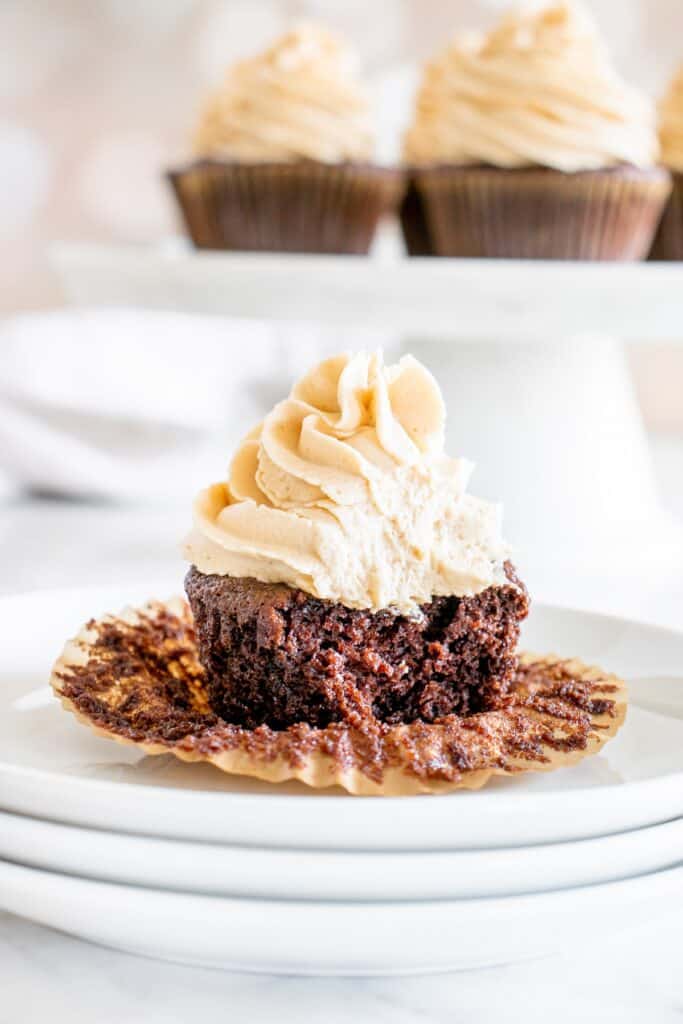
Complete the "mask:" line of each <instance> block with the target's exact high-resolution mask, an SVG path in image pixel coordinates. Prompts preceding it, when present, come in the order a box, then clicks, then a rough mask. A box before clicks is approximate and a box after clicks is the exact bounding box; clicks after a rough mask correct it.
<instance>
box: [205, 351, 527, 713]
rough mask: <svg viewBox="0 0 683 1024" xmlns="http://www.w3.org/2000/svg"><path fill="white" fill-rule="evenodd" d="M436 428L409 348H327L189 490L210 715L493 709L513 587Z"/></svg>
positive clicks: (507, 663)
mask: <svg viewBox="0 0 683 1024" xmlns="http://www.w3.org/2000/svg"><path fill="white" fill-rule="evenodd" d="M443 425H444V411H443V403H442V400H441V395H440V392H439V389H438V387H437V385H436V383H435V381H434V380H433V378H432V377H431V375H430V374H429V373H428V372H427V371H426V370H425V369H424V368H423V367H422V366H421V365H420V364H419V363H417V362H416V361H415V360H413V359H411V358H409V357H408V358H405V359H403V360H401V362H400V363H399V364H398V365H397V366H393V367H385V366H383V364H382V361H381V358H380V357H379V356H377V355H375V356H366V355H363V354H361V355H357V356H355V357H353V358H351V357H348V356H343V357H339V358H334V359H331V360H329V361H327V362H324V363H322V364H320V366H318V367H316V368H315V369H314V370H313V371H312V372H311V373H310V374H309V375H308V376H306V377H305V378H304V379H303V380H301V381H300V382H299V383H298V384H297V385H296V387H295V388H294V390H293V391H292V394H291V396H290V398H288V399H286V400H285V401H284V402H281V403H280V404H279V405H278V406H276V407H275V409H274V410H273V411H272V412H271V413H270V414H269V415H268V416H267V417H266V419H265V420H264V422H263V424H262V425H261V427H259V428H258V430H257V431H256V432H254V433H252V434H250V435H249V436H248V438H247V439H246V440H245V441H244V443H243V445H242V447H241V448H240V450H239V451H238V453H237V456H236V458H235V460H234V461H233V464H232V469H231V474H230V479H229V481H228V482H227V484H226V483H220V484H216V485H215V486H213V487H211V488H209V489H208V490H207V491H205V492H203V493H202V494H201V495H200V496H199V498H198V500H197V503H196V505H195V527H194V531H193V533H192V535H191V536H190V538H189V540H188V542H187V545H186V554H187V557H188V559H189V561H190V562H191V563H192V566H193V567H192V569H191V571H190V573H189V575H188V577H187V580H186V590H187V595H188V598H189V601H190V607H191V608H192V612H193V615H194V620H195V623H196V628H197V640H198V647H199V652H200V658H201V660H202V663H203V664H204V666H205V668H206V670H207V677H208V693H209V700H210V702H211V706H212V707H213V709H214V711H215V712H216V714H219V715H221V717H223V718H224V719H226V720H227V721H231V722H238V723H239V724H241V725H244V726H246V727H249V728H256V727H258V726H260V725H268V726H270V727H271V728H278V729H281V728H286V727H287V726H289V725H293V724H295V723H296V722H301V721H305V722H307V723H309V724H310V725H313V726H321V727H324V726H327V725H329V724H330V723H332V722H342V721H344V722H347V723H349V722H353V721H355V720H359V719H360V718H363V716H365V717H371V718H372V719H373V721H379V722H384V723H390V724H397V723H399V722H411V721H414V720H417V719H420V720H422V721H426V722H431V721H434V720H435V719H437V718H440V717H442V716H444V715H448V714H455V713H457V714H464V715H466V714H473V713H475V712H479V711H483V710H488V709H491V708H493V707H498V706H501V704H503V703H504V701H505V696H506V693H507V688H508V686H509V684H510V682H511V680H512V677H513V675H514V671H515V668H516V664H517V662H516V655H515V648H516V645H517V639H518V636H519V624H520V622H521V620H522V619H523V618H524V617H525V616H526V614H527V606H528V600H527V595H526V591H525V589H524V587H523V586H522V584H521V583H520V581H519V580H518V579H517V577H516V575H515V573H514V570H513V568H512V566H511V565H510V563H509V561H508V551H507V548H506V546H505V544H504V542H503V541H502V539H501V536H500V529H499V517H498V512H497V509H496V507H495V506H492V505H489V504H487V503H486V502H484V501H481V500H480V499H477V498H474V497H471V496H470V495H468V494H467V493H466V492H465V487H466V484H467V479H468V476H469V472H470V468H471V467H470V466H469V465H468V464H467V463H466V462H464V461H463V460H461V459H450V458H448V457H447V456H445V455H444V454H443V451H442V446H443Z"/></svg>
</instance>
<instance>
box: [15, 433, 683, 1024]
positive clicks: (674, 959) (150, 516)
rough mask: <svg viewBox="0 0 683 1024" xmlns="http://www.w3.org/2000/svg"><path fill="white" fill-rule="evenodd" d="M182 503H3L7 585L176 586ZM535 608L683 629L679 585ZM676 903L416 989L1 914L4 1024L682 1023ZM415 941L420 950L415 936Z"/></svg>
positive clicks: (673, 447)
mask: <svg viewBox="0 0 683 1024" xmlns="http://www.w3.org/2000/svg"><path fill="white" fill-rule="evenodd" d="M654 454H655V458H656V464H657V469H658V475H659V479H660V484H661V487H662V492H663V497H664V501H665V503H666V504H667V505H668V507H669V508H670V509H671V511H672V512H674V513H678V514H680V515H681V516H683V445H681V444H679V443H673V442H660V443H659V444H658V445H657V446H656V447H655V449H654ZM186 519H187V509H186V508H185V507H184V506H182V505H176V504H171V505H167V504H166V505H163V506H161V505H157V506H139V507H134V506H126V507H125V508H124V507H122V506H112V505H110V506H97V505H75V504H71V503H66V502H64V503H62V502H55V501H45V500H42V501H41V500H37V499H33V500H31V499H22V500H13V501H6V502H5V503H4V504H2V505H0V565H2V573H1V574H0V591H5V592H11V591H17V590H27V589H32V588H34V587H54V586H60V585H61V586H63V585H81V584H83V585H86V584H89V583H92V584H96V583H102V582H122V581H126V580H136V581H139V580H141V579H143V578H146V579H148V580H149V581H150V585H151V586H152V587H153V589H154V592H155V593H159V588H164V589H166V590H167V591H169V592H170V591H171V590H173V589H177V586H178V581H179V580H180V579H181V578H182V572H183V566H182V563H181V560H180V557H179V554H178V552H177V538H178V536H179V535H181V533H182V530H183V528H184V525H185V524H186ZM533 577H534V578H533V579H532V580H531V583H532V586H533V589H534V592H535V593H536V595H537V596H538V597H540V598H545V599H550V600H557V601H561V602H562V603H565V604H581V605H583V606H585V607H592V608H596V609H601V610H604V611H614V612H619V613H623V614H627V615H631V616H635V617H642V618H645V619H648V620H650V621H658V622H661V623H662V624H668V625H673V626H675V625H678V626H680V625H681V624H683V576H682V574H681V573H680V571H679V570H678V569H677V568H675V567H672V569H671V571H670V572H669V573H668V574H666V573H665V574H663V575H662V574H661V573H660V574H657V578H654V574H650V575H649V576H648V575H647V574H646V575H645V576H643V577H641V578H640V579H633V580H631V581H630V582H629V583H628V585H625V584H624V580H620V581H615V580H614V579H609V578H601V577H600V574H599V572H598V571H596V574H595V576H594V577H591V578H590V579H589V578H587V577H586V576H585V575H583V576H582V577H577V576H576V575H574V576H573V575H572V573H571V569H570V568H569V567H568V569H567V571H566V572H565V573H564V574H563V575H562V578H561V579H559V578H557V576H554V577H547V576H546V577H544V574H543V571H542V569H539V568H538V567H536V568H535V569H534V572H533ZM680 911H681V908H680V907H679V908H673V907H672V908H670V909H669V910H668V911H667V912H666V914H665V916H663V917H657V918H656V919H648V920H641V921H635V920H634V922H633V926H632V927H631V928H629V929H628V930H626V931H624V932H622V933H621V934H617V935H613V936H611V937H609V938H602V939H600V940H599V941H596V940H591V936H590V935H587V936H586V942H585V943H584V944H582V947H581V948H580V949H576V950H573V951H571V952H570V953H567V954H565V955H562V956H554V957H552V958H548V959H544V960H540V961H535V962H532V963H525V964H518V965H511V966H501V967H496V968H489V969H486V970H478V971H471V972H465V973H454V974H450V975H438V976H431V977H425V978H412V979H411V978H405V979H396V978H392V979H376V980H368V979H363V980H360V979H297V978H269V977H256V976H249V975H244V974H242V975H240V974H232V973H227V972H219V971H207V970H201V969H197V968H186V967H180V966H174V965H168V964H162V963H155V962H153V961H149V960H142V959H138V958H135V957H132V956H128V955H125V954H121V953H116V952H113V951H110V950H106V949H102V948H99V947H95V946H91V945H88V944H86V943H84V942H81V941H79V940H76V939H73V938H70V937H68V936H65V935H62V934H59V933H57V932H53V931H50V930H48V929H46V928H42V927H39V926H37V925H34V924H31V923H29V922H26V921H22V920H20V919H18V918H15V917H12V916H10V915H7V914H0V993H1V995H0V1024H31V1022H33V1021H43V1020H45V1019H47V1018H49V1019H50V1020H51V1021H53V1022H56V1024H61V1022H62V1021H63V1022H67V1021H68V1022H69V1024H81V1022H83V1024H86V1022H87V1024H93V1022H96V1024H109V1022H112V1024H113V1022H114V1021H115V1022H116V1024H138V1022H143V1021H144V1022H145V1024H156V1022H162V1021H163V1022H164V1024H173V1022H176V1021H177V1022H181V1021H182V1022H183V1024H185V1022H186V1021H188V1020H190V1019H193V1018H200V1017H201V1016H203V1015H205V1014H209V1013H210V1014H212V1015H220V1017H221V1018H222V1019H228V1020H232V1021H242V1020H244V1021H250V1022H259V1021H273V1020H278V1021H282V1022H289V1021H292V1022H294V1021H303V1020H311V1019H321V1018H322V1019H324V1020H325V1021H326V1024H337V1022H346V1021H349V1022H350V1021H354V1022H358V1021H365V1020H372V1021H378V1022H381V1021H387V1022H388V1021H391V1022H392V1024H403V1022H418V1021H434V1022H445V1021H453V1022H460V1021H463V1022H465V1021H466V1022H468V1024H478V1022H480V1021H481V1022H484V1021H490V1020H496V1021H507V1020H510V1021H515V1020H520V1019H522V1018H523V1019H524V1020H525V1021H526V1022H527V1024H534V1022H537V1021H538V1022H541V1021H542V1022H544V1024H546V1022H553V1024H564V1022H567V1024H568V1022H570V1021H571V1022H574V1021H576V1020H585V1021H615V1022H617V1021H618V1022H619V1024H631V1022H634V1024H635V1022H638V1024H641V1022H642V1024H646V1022H647V1024H651V1022H657V1024H674V1022H676V1021H681V1020H682V1019H683V975H682V974H681V971H680V949H681V945H682V943H683V917H682V915H681V912H680ZM410 941H414V942H419V941H420V937H419V935H416V936H412V937H411V938H410Z"/></svg>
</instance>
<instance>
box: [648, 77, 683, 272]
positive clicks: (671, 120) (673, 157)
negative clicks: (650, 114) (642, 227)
mask: <svg viewBox="0 0 683 1024" xmlns="http://www.w3.org/2000/svg"><path fill="white" fill-rule="evenodd" d="M659 142H660V146H661V157H662V163H663V165H664V166H665V167H667V168H668V169H669V172H670V173H671V182H672V188H671V195H670V197H669V200H668V202H667V204H666V207H665V209H664V214H663V216H662V219H661V221H660V223H659V228H658V229H657V234H656V236H655V240H654V243H653V245H652V250H651V252H650V257H651V258H652V259H655V260H683V66H681V67H680V68H679V70H678V72H677V73H676V74H675V75H674V77H673V79H672V80H671V82H670V83H669V85H668V88H667V89H666V92H665V93H664V95H663V96H662V99H661V101H660V104H659Z"/></svg>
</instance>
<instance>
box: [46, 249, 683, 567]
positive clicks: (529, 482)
mask: <svg viewBox="0 0 683 1024" xmlns="http://www.w3.org/2000/svg"><path fill="white" fill-rule="evenodd" d="M51 255H52V259H53V262H54V265H55V266H56V268H57V270H58V272H59V274H60V276H61V279H62V282H63V285H64V288H65V291H66V294H67V297H68V298H69V299H70V300H71V301H72V302H75V303H78V304H81V305H82V304H86V305H106V306H112V305H114V306H120V305H126V306H137V307H146V308H156V309H175V310H182V311H185V312H189V311H194V312H201V313H210V314H220V315H229V316H231V317H239V318H247V319H258V320H261V321H262V320H268V321H272V322H273V323H274V324H277V325H279V326H278V330H280V331H283V332H284V334H283V339H284V343H283V352H286V350H287V348H288V347H289V348H292V349H294V350H295V349H296V346H297V337H298V331H299V330H300V327H299V325H302V324H308V325H311V324H315V325H317V327H318V329H319V330H321V331H322V328H323V325H324V327H325V328H326V329H333V330H334V334H335V338H336V339H337V340H338V347H342V348H343V347H359V340H360V344H363V343H366V344H367V343H368V342H367V340H368V337H372V338H375V339H376V338H377V337H379V338H380V339H381V340H382V341H383V342H384V344H386V345H387V346H388V347H390V348H391V349H394V348H398V349H401V350H404V351H411V352H412V353H413V354H414V355H415V356H417V357H418V358H419V359H421V360H422V361H424V362H425V363H426V365H427V366H429V367H430V368H431V369H432V371H433V372H434V373H435V375H436V376H437V378H438V380H439V383H440V384H441V386H442V388H443V391H444V395H445V398H446V402H447V408H448V414H449V418H448V428H447V433H448V437H447V442H448V449H449V451H450V452H452V453H453V454H463V455H466V456H467V457H469V458H471V459H473V460H474V461H475V462H476V463H477V470H476V472H475V476H474V479H473V484H472V487H473V490H474V492H475V493H478V494H481V495H482V496H484V497H487V498H491V499H502V500H503V501H504V505H505V521H506V534H507V535H508V536H509V537H510V539H511V541H512V542H513V544H514V545H515V547H516V548H517V550H518V561H519V562H521V563H523V564H526V565H527V566H530V567H533V566H539V567H542V568H543V569H544V570H548V571H551V570H553V571H557V570H564V569H571V571H573V572H575V573H593V572H600V573H605V572H609V573H613V574H615V573H616V574H618V573H620V572H622V571H624V570H625V569H626V568H628V571H629V572H631V573H632V572H633V571H634V570H638V569H639V568H642V569H643V570H645V569H646V568H647V569H648V570H652V569H653V568H656V566H657V564H658V563H661V564H662V565H663V564H667V565H669V566H670V565H671V562H672V559H673V560H678V564H681V565H683V532H682V531H681V528H680V526H679V525H678V524H677V523H675V522H673V521H672V520H671V519H670V518H668V517H667V515H666V514H665V513H664V512H663V510H662V509H661V508H660V505H659V502H658V498H657V494H656V489H655V484H654V478H653V472H652V467H651V464H650V457H649V451H648V445H647V440H646V437H645V433H644V430H643V425H642V422H641V419H640V414H639V410H638V406H637V402H636V399H635V395H634V392H633V388H632V385H631V381H630V377H629V373H628V369H627V366H626V361H625V354H624V350H623V342H624V341H629V340H637V341H643V340H646V341H652V342H657V341H664V340H666V341H680V340H681V337H683V328H681V326H680V315H681V311H682V308H683V268H682V267H679V266H678V265H676V264H655V263H641V264H632V263H629V264H626V263H623V264H622V263H605V264H596V263H572V262H541V261H533V262H530V261H507V260H452V259H417V258H410V259H408V258H406V257H402V256H401V255H400V253H399V251H398V248H397V246H396V245H395V244H394V243H393V242H392V240H391V238H389V239H386V238H385V239H383V240H382V242H381V244H380V245H379V246H378V249H377V251H376V252H374V253H373V254H372V255H371V256H370V257H368V258H365V257H336V256H290V255H270V254H251V253H249V254H247V253H214V252H195V251H193V250H190V249H188V248H186V247H185V246H182V245H176V244H174V245H170V246H163V247H155V248H153V249H150V248H140V247H110V246H108V247H102V246H91V245H64V244H62V245H59V246H57V247H55V248H54V249H53V251H52V254H51ZM308 330H309V335H308V336H310V327H309V328H308ZM340 335H341V336H342V338H343V340H339V339H340ZM281 370H282V371H283V372H284V368H282V367H281ZM682 390H683V389H682Z"/></svg>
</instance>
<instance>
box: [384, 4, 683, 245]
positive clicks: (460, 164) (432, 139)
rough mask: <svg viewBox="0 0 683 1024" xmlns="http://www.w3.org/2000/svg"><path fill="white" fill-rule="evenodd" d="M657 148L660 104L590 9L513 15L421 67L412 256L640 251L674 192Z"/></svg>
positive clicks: (410, 140) (412, 151) (409, 155)
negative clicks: (626, 73)
mask: <svg viewBox="0 0 683 1024" xmlns="http://www.w3.org/2000/svg"><path fill="white" fill-rule="evenodd" d="M657 157H658V143H657V136H656V130H655V119H654V112H653V109H652V107H651V105H650V104H649V102H648V101H647V100H646V99H645V98H644V97H643V96H641V95H640V94H639V93H637V92H636V91H635V90H633V89H631V88H630V87H628V86H627V85H626V84H625V83H624V82H622V81H621V79H620V78H619V77H618V76H617V74H616V72H615V71H614V70H613V68H612V66H611V64H610V61H609V59H608V55H607V53H606V51H605V50H604V48H603V46H602V43H601V41H600V39H599V38H598V35H597V31H596V28H595V25H594V23H593V21H592V18H591V17H590V16H589V14H588V13H587V12H586V11H585V10H584V9H583V8H580V7H575V6H572V5H570V4H567V3H558V4H555V5H553V6H551V7H547V8H545V9H542V10H540V11H534V12H531V13H529V12H521V13H519V14H511V15H508V16H506V17H505V18H504V19H503V20H502V21H501V22H500V24H499V25H498V26H497V27H495V28H494V29H493V30H492V31H491V32H490V33H489V34H488V35H482V36H479V35H467V36H463V37H461V38H458V39H456V40H455V42H454V43H453V44H452V45H451V46H450V47H449V48H448V49H447V50H446V51H445V52H444V53H443V54H441V55H440V56H439V57H437V58H436V59H435V60H433V61H432V62H431V63H430V64H429V65H428V66H427V68H426V69H425V72H424V76H423V80H422V84H421V87H420V90H419V93H418V98H417V104H416V110H415V115H414V119H413V123H412V125H411V126H410V128H409V130H408V132H407V134H406V136H405V140H404V158H405V161H406V164H407V165H408V167H409V170H410V178H411V186H410V188H409V190H408V193H407V198H406V202H405V204H404V207H403V209H402V211H401V219H402V223H403V229H404V235H405V239H406V244H407V247H408V251H409V252H410V253H411V254H415V255H418V254H425V252H426V251H427V250H429V251H430V252H431V254H433V255H437V256H459V257H507V258H527V259H583V260H613V259H632V260H633V259H641V258H643V257H644V256H645V255H647V252H648V250H649V247H650V245H651V242H652V238H653V236H654V232H655V230H656V228H657V224H658V222H659V218H660V216H661V212H662V209H663V206H664V203H665V201H666V198H667V196H668V194H669V190H670V181H669V175H668V173H667V172H666V171H665V170H664V169H662V168H660V167H657V166H656V161H657ZM416 240H417V241H416Z"/></svg>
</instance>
